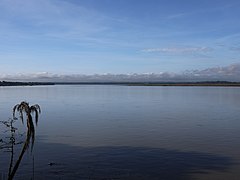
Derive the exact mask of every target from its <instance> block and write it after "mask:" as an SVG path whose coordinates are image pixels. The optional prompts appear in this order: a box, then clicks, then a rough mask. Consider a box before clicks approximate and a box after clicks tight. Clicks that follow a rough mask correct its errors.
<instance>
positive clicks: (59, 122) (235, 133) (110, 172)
mask: <svg viewBox="0 0 240 180" xmlns="http://www.w3.org/2000/svg"><path fill="white" fill-rule="evenodd" d="M23 100H26V101H28V102H29V103H30V104H35V103H37V104H39V105H40V106H41V108H42V114H41V115H40V119H39V124H38V126H37V129H36V136H37V138H36V140H35V141H36V142H35V145H34V151H33V153H31V151H30V150H29V152H27V153H26V154H25V155H24V159H23V161H22V163H21V164H20V167H19V169H18V171H17V174H16V179H24V180H25V179H33V178H34V179H187V180H188V179H189V180H190V179H224V180H225V179H233V180H234V179H236V180H237V179H240V165H239V162H240V153H239V150H240V140H239V139H240V88H236V87H235V88H231V87H140V86H139V87H135V86H132V87H131V86H110V85H104V86H101V85H66V86H65V85H61V86H60V85H59V86H58V85H56V86H34V87H0V120H6V119H8V118H9V117H11V115H12V107H13V106H14V105H15V104H17V103H19V102H21V101H23ZM16 125H17V126H18V127H22V128H23V127H25V126H24V125H21V124H20V123H18V122H17V123H16ZM20 130H22V131H24V129H21V128H20V129H19V131H20ZM3 132H4V127H3V126H1V125H0V134H1V137H2V138H3V137H4V136H5V134H4V133H3ZM15 156H18V153H17V150H16V154H15ZM33 157H34V158H33ZM9 161H10V153H8V152H4V151H3V150H0V179H5V178H6V175H7V170H8V166H9ZM49 163H52V164H51V165H49Z"/></svg>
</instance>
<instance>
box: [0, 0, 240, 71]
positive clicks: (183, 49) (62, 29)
mask: <svg viewBox="0 0 240 180" xmlns="http://www.w3.org/2000/svg"><path fill="white" fill-rule="evenodd" d="M239 18H240V1H239V0H228V1H227V0H202V1H197V0H116V1H115V0H21V1H20V0H0V42H1V43H0V74H9V75H11V74H17V73H22V74H24V73H39V72H48V73H54V74H105V73H112V74H120V73H123V74H125V73H126V74H127V73H161V72H173V73H179V72H182V71H184V70H192V69H198V70H202V69H206V68H212V67H222V66H228V65H231V64H236V63H240V23H239Z"/></svg>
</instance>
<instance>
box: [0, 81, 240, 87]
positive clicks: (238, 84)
mask: <svg viewBox="0 0 240 180" xmlns="http://www.w3.org/2000/svg"><path fill="white" fill-rule="evenodd" d="M40 85H122V86H221V87H240V82H228V81H202V82H10V81H0V86H40Z"/></svg>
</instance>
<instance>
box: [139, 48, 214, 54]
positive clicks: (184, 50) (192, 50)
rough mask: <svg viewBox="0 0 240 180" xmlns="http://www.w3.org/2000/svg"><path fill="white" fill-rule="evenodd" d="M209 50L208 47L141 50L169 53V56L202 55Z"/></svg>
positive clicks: (144, 50)
mask: <svg viewBox="0 0 240 180" xmlns="http://www.w3.org/2000/svg"><path fill="white" fill-rule="evenodd" d="M211 50H212V49H211V48H208V47H173V48H149V49H143V50H142V51H143V52H148V53H153V52H159V53H169V54H185V53H190V54H191V53H202V52H209V51H211Z"/></svg>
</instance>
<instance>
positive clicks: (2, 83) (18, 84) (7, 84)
mask: <svg viewBox="0 0 240 180" xmlns="http://www.w3.org/2000/svg"><path fill="white" fill-rule="evenodd" d="M41 85H55V83H50V82H10V81H0V86H41Z"/></svg>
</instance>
